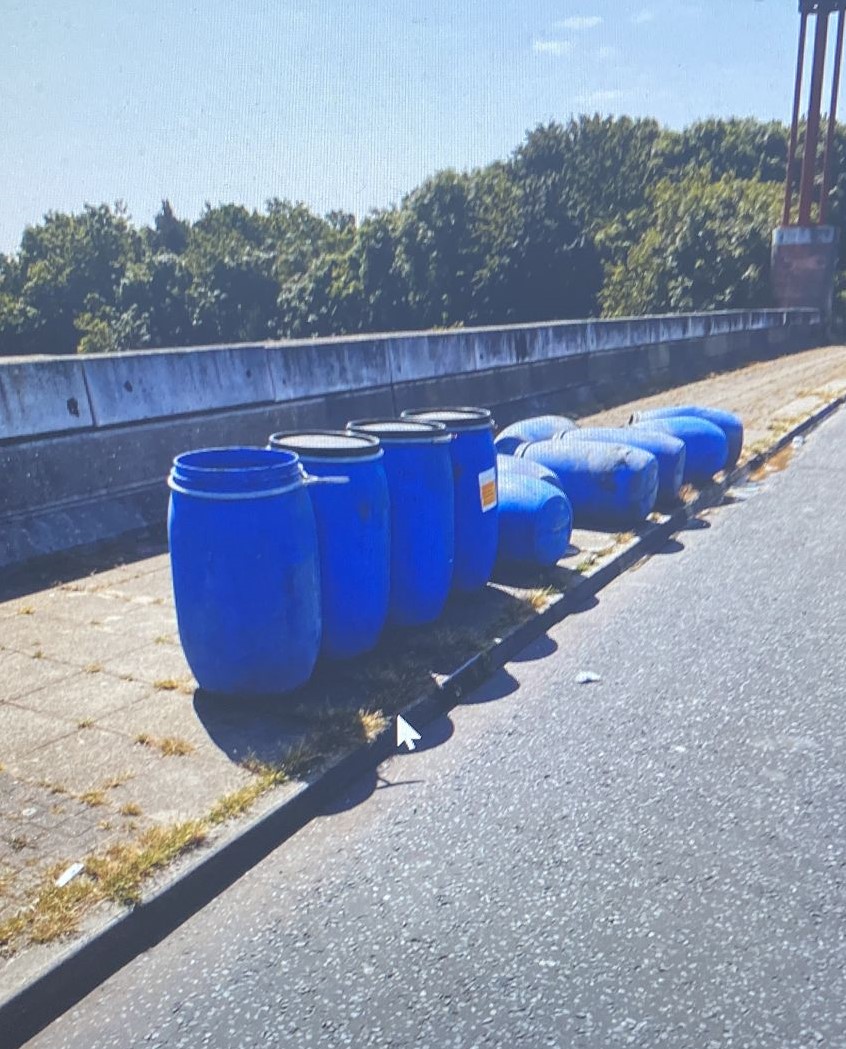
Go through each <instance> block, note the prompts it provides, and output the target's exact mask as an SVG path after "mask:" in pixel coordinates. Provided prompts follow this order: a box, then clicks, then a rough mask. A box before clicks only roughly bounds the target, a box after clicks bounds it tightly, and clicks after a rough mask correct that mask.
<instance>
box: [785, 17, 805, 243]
mask: <svg viewBox="0 0 846 1049" xmlns="http://www.w3.org/2000/svg"><path fill="white" fill-rule="evenodd" d="M807 31H808V14H807V12H806V11H803V12H802V21H801V24H800V26H799V57H798V58H797V59H796V88H795V90H794V92H793V123H792V124H791V125H790V145H789V146H788V150H787V181H786V184H785V187H784V212H783V214H782V218H781V224H782V226H789V225H790V209H791V207H792V206H793V169H794V167H795V166H796V143H797V141H798V139H799V115H800V106H801V104H802V80H803V77H804V75H805V39H806V35H807Z"/></svg>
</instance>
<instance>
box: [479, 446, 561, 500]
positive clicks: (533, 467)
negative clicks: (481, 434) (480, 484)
mask: <svg viewBox="0 0 846 1049" xmlns="http://www.w3.org/2000/svg"><path fill="white" fill-rule="evenodd" d="M496 468H497V472H498V476H499V477H502V475H503V474H509V475H510V476H512V477H531V478H533V479H534V480H535V481H545V482H546V483H547V484H551V485H552V487H553V488H557V489H558V491H559V492H563V491H564V489H563V488H562V487H561V482H560V481H559V480H558V475H557V474H556V473H555V471H554V470H550V469H549V467H548V466H543V465H541V463H535V462H532V460H531V459H517V458H515V457H514V456H513V455H498V456H497V457H496Z"/></svg>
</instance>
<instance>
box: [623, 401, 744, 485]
mask: <svg viewBox="0 0 846 1049" xmlns="http://www.w3.org/2000/svg"><path fill="white" fill-rule="evenodd" d="M680 415H684V416H688V417H689V418H696V419H705V420H706V421H707V422H709V423H713V424H714V425H715V426H719V428H720V429H721V430H722V431H723V433H724V434H725V435H726V440H727V441H728V458H727V459H726V464H725V469H726V470H731V469H732V467H734V466H735V464H736V463H737V460H738V459H739V458H740V453H741V451H742V450H743V420H742V419H741V418H740V416H738V415H735V414H734V413H733V412H724V411H722V410H721V409H720V408H706V407H704V406H702V405H697V404H685V405H682V406H680V407H671V408H650V409H649V410H648V411H644V412H636V413H635V415H634V416H633V417H632V421H633V422H647V421H648V420H649V419H671V418H675V417H677V416H680Z"/></svg>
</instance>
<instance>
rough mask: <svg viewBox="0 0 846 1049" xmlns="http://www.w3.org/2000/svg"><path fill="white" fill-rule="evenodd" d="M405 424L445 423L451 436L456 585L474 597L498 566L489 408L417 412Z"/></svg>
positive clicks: (404, 415) (411, 411) (409, 414)
mask: <svg viewBox="0 0 846 1049" xmlns="http://www.w3.org/2000/svg"><path fill="white" fill-rule="evenodd" d="M402 418H403V419H418V420H420V421H422V422H436V423H442V424H443V425H444V426H445V427H446V428H447V432H448V433H451V434H452V438H453V440H452V444H451V446H450V454H451V456H452V476H453V482H454V487H455V567H454V570H453V577H452V585H453V586H454V587H455V589H456V590H459V591H462V592H463V593H472V592H473V591H474V590H479V589H480V588H481V587H483V586H484V585H485V583H487V581H488V580H489V579H490V577H491V573H492V572H493V567H494V563H495V562H496V549H497V543H498V541H499V528H498V525H497V485H496V449H495V448H494V443H493V425H494V424H493V419H492V418H491V413H490V412H489V411H488V410H487V409H486V408H436V409H432V408H413V409H408V410H407V411H404V412H403V413H402Z"/></svg>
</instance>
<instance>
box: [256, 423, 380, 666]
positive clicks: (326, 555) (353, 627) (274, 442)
mask: <svg viewBox="0 0 846 1049" xmlns="http://www.w3.org/2000/svg"><path fill="white" fill-rule="evenodd" d="M270 446H271V447H272V448H283V449H286V450H287V451H289V452H295V453H296V454H297V455H299V457H300V461H301V463H302V465H303V467H304V468H305V470H306V472H307V473H308V474H309V475H310V476H311V477H329V478H338V477H340V478H344V479H345V481H346V484H314V485H311V486H310V487H309V495H310V496H311V501H312V506H313V507H314V516H315V519H316V521H317V539H318V547H319V550H320V590H321V601H322V609H323V643H322V647H321V653H322V654H323V655H324V656H327V657H328V658H329V659H350V658H351V657H353V656H357V655H360V654H361V653H362V652H367V651H368V650H369V649H371V648H373V646H374V645H375V644H376V642H377V641H378V640H379V635H380V634H381V633H382V629H383V628H384V626H385V620H386V618H387V615H388V595H389V592H390V536H391V520H390V514H391V509H390V502H389V499H388V481H387V478H386V477H385V469H384V467H383V465H382V458H383V453H382V449H381V447H380V446H379V439H378V438H377V437H370V436H368V435H366V434H351V433H344V432H339V431H333V430H308V431H298V432H288V433H275V434H273V436H272V437H271V438H270Z"/></svg>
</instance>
